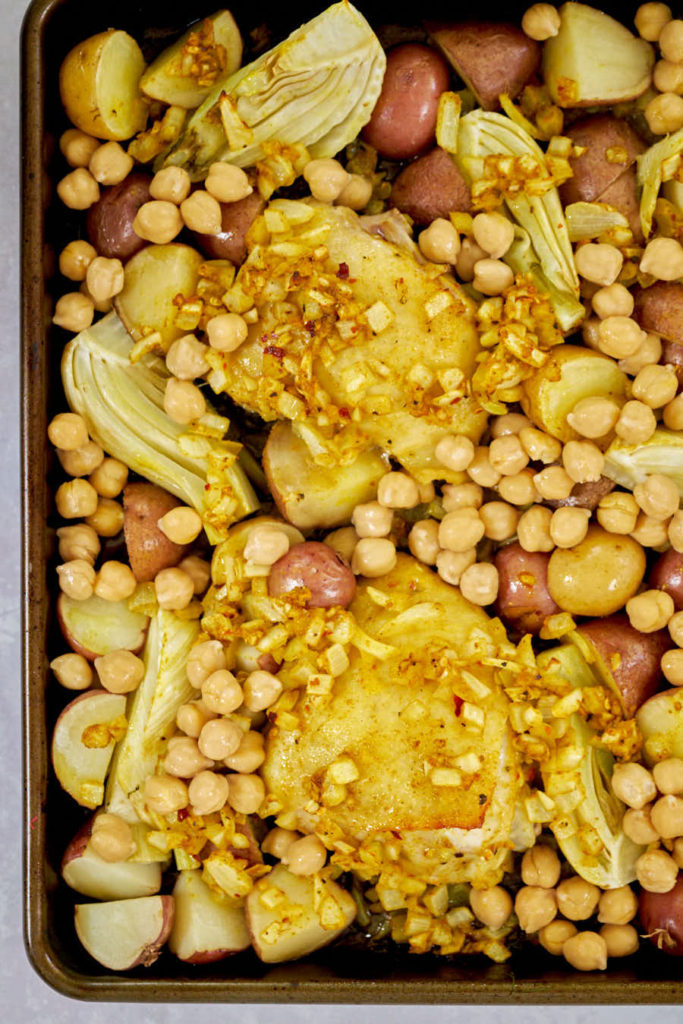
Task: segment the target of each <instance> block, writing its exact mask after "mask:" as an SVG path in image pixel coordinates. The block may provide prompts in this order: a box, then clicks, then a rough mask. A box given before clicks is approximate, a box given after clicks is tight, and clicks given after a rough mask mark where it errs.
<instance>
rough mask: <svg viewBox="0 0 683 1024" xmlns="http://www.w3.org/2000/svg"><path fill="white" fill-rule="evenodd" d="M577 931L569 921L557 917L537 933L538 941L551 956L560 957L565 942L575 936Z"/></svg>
mask: <svg viewBox="0 0 683 1024" xmlns="http://www.w3.org/2000/svg"><path fill="white" fill-rule="evenodd" d="M577 931H578V929H577V927H576V925H575V924H572V922H571V921H564V920H562V918H559V917H557V918H555V920H554V921H551V922H550V924H547V925H546V926H545V928H541V930H540V932H539V933H538V941H539V942H540V943H541V945H542V946H543V948H544V949H545V950H547V951H548V953H552V955H553V956H561V955H562V949H563V946H564V944H565V942H566V941H567V939H571V937H572V936H573V935H576V933H577Z"/></svg>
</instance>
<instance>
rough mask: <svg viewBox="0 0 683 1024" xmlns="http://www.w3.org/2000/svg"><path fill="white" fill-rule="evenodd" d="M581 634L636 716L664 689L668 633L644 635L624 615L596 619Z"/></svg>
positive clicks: (662, 630) (628, 707) (625, 707)
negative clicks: (660, 688) (664, 665)
mask: <svg viewBox="0 0 683 1024" xmlns="http://www.w3.org/2000/svg"><path fill="white" fill-rule="evenodd" d="M577 632H578V633H579V634H580V635H581V636H582V637H583V638H584V640H586V641H587V642H588V643H589V644H590V645H591V646H592V647H593V648H594V649H595V651H596V652H597V653H598V655H599V656H600V658H601V659H602V661H603V663H604V664H605V666H606V667H607V668H608V669H609V670H611V673H612V678H613V679H614V682H615V684H616V686H617V688H618V690H619V692H620V693H621V696H622V698H623V701H624V709H625V711H626V714H627V716H628V717H632V716H633V715H634V714H635V713H636V711H637V710H638V708H639V707H640V706H641V704H644V703H645V701H646V700H647V699H648V698H649V697H651V696H652V695H653V694H654V693H656V692H657V690H658V689H659V687H660V683H661V680H662V672H661V668H660V664H659V663H660V661H661V658H662V655H663V654H664V652H665V651H668V650H669V648H670V647H671V638H670V637H669V634H668V632H667V630H665V629H660V630H658V631H657V632H656V633H640V632H639V631H638V630H637V629H634V628H633V626H632V625H631V623H630V622H629V620H628V616H627V615H624V614H617V615H609V616H607V617H606V618H604V619H593V620H592V621H590V622H585V623H583V625H581V626H579V628H578V630H577Z"/></svg>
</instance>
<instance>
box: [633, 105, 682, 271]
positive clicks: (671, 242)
mask: <svg viewBox="0 0 683 1024" xmlns="http://www.w3.org/2000/svg"><path fill="white" fill-rule="evenodd" d="M666 98H667V93H663V94H662V95H661V96H657V98H656V99H655V100H651V101H650V103H648V106H647V109H649V108H650V107H651V106H652V104H653V103H656V102H657V100H664V99H666ZM674 99H675V100H676V101H677V102H678V103H679V104H680V106H681V115H680V117H681V125H683V99H681V97H680V96H675V97H674ZM645 116H646V117H647V111H646V115H645ZM681 125H679V126H678V127H681ZM666 131H678V128H674V129H666ZM655 134H657V133H655ZM661 134H664V132H662V133H661ZM640 269H641V270H642V272H643V273H644V274H651V275H652V276H653V277H656V278H658V279H659V280H660V281H676V280H678V278H679V277H683V246H682V245H681V243H680V242H678V241H676V239H675V238H653V239H652V241H651V242H648V243H647V245H646V246H645V252H644V253H643V255H642V257H641V260H640Z"/></svg>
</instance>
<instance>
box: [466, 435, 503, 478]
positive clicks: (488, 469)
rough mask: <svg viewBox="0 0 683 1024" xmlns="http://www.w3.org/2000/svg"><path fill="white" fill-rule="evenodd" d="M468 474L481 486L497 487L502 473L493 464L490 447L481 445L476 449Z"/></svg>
mask: <svg viewBox="0 0 683 1024" xmlns="http://www.w3.org/2000/svg"><path fill="white" fill-rule="evenodd" d="M467 475H468V477H469V478H470V480H474V482H475V484H479V486H480V487H495V486H496V484H497V483H499V482H500V477H501V474H500V473H499V472H498V470H497V469H494V467H493V466H492V465H491V460H490V458H489V450H488V448H486V447H485V446H483V445H480V446H479V447H478V448H475V449H474V458H473V459H472V461H471V462H470V464H469V466H468V467H467Z"/></svg>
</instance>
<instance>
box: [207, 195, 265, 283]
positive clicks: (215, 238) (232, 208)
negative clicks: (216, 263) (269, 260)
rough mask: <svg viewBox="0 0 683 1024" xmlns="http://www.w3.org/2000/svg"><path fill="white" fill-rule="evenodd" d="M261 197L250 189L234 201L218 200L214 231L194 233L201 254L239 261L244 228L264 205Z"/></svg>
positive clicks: (243, 246) (243, 254)
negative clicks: (218, 222) (219, 219)
mask: <svg viewBox="0 0 683 1024" xmlns="http://www.w3.org/2000/svg"><path fill="white" fill-rule="evenodd" d="M265 205H266V204H265V200H264V199H262V198H261V196H260V195H259V194H258V192H252V193H251V194H250V195H248V196H245V198H244V199H238V200H237V202H235V203H221V217H222V224H221V230H220V233H219V234H217V235H200V234H196V233H195V235H194V238H195V241H196V243H197V245H198V246H199V248H200V249H201V250H202V252H203V253H204V255H205V256H208V257H209V259H212V260H230V262H231V263H235V264H236V265H239V264H240V263H243V262H244V260H245V258H246V255H247V231H248V230H249V228H250V227H251V225H252V224H253V223H254V221H255V220H256V218H257V217H259V216H260V215H261V214H262V213H263V210H264V208H265Z"/></svg>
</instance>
